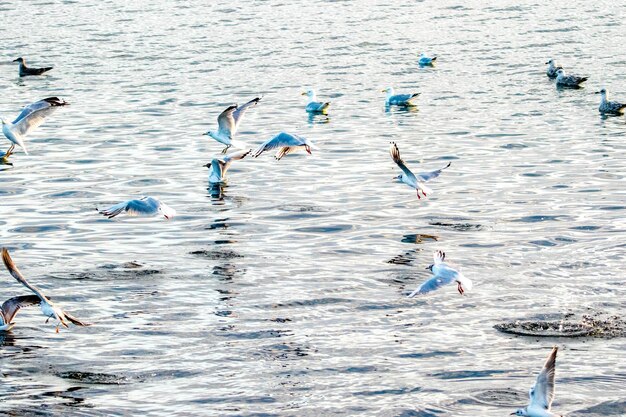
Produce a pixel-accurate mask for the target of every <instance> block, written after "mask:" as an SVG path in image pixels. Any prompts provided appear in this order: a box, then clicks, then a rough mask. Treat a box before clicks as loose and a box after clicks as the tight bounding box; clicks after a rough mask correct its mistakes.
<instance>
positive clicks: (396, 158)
mask: <svg viewBox="0 0 626 417" xmlns="http://www.w3.org/2000/svg"><path fill="white" fill-rule="evenodd" d="M389 153H390V154H391V159H393V162H395V163H396V164H398V166H399V167H400V169H401V170H402V174H400V175H398V176H397V177H394V178H393V179H394V180H398V181H400V182H403V183H405V184H406V185H408V186H409V187H411V188H415V191H416V193H417V198H418V199H421V198H422V197H420V191H421V192H422V194H424V197H426V192H428V193H432V190H431V189H430V188H428V187H427V186H426V184H424V183H425V182H426V181H429V180H432V179H433V178H437V177H438V176H439V174H441V171H443V170H444V169H446V168H448V167H449V166H450V165H452V162H448V165H446V166H445V167H443V168H440V169H436V170H434V171H429V172H421V173H419V174H417V176H415V174H413V173H412V172H411V170H410V169H409V168H408V167H407V166H406V165H405V164H404V161H403V160H402V158H401V157H400V149H398V145H396V143H395V142H391V146H390V148H389Z"/></svg>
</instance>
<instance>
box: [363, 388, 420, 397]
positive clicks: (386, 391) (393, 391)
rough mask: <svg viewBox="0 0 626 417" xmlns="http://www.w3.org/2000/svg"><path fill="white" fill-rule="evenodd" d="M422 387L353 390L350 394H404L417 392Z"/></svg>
mask: <svg viewBox="0 0 626 417" xmlns="http://www.w3.org/2000/svg"><path fill="white" fill-rule="evenodd" d="M421 390H422V388H421V387H415V388H408V387H405V388H396V389H391V388H390V389H381V390H375V391H357V392H353V393H352V395H358V396H365V397H373V396H376V395H404V394H411V393H414V392H419V391H421Z"/></svg>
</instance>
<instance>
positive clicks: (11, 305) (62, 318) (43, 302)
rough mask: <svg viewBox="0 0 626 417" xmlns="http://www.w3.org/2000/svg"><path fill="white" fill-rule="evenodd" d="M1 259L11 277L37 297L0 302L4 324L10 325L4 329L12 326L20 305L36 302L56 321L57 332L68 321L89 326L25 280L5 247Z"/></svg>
mask: <svg viewBox="0 0 626 417" xmlns="http://www.w3.org/2000/svg"><path fill="white" fill-rule="evenodd" d="M2 261H3V262H4V266H6V268H7V270H8V271H9V273H10V274H11V275H12V276H13V278H15V279H16V280H17V281H18V282H19V283H20V284H22V285H23V286H25V287H26V288H28V289H29V290H31V291H32V292H33V293H35V297H36V298H37V300H35V299H34V298H31V297H32V296H21V297H15V298H11V299H9V300H7V301H5V302H4V304H2V312H3V315H4V319H3V320H4V321H5V326H6V325H7V323H8V324H9V326H10V327H9V328H8V329H6V330H9V329H10V328H11V327H12V323H11V319H12V318H13V317H14V316H15V314H16V313H17V311H18V310H19V309H20V308H21V307H25V306H27V305H32V304H37V303H39V305H40V306H41V312H42V313H43V315H44V316H46V317H48V320H50V319H53V320H56V321H57V326H56V332H57V333H58V332H59V327H60V326H63V327H65V328H67V327H68V326H67V322H68V321H69V322H71V323H74V324H75V325H76V326H90V324H89V323H85V322H82V321H80V320H79V319H77V318H76V317H74V316H72V315H71V314H70V313H68V312H67V311H64V310H63V309H61V307H59V306H57V305H56V304H54V303H53V302H52V301H50V300H49V299H48V298H47V297H46V296H45V295H44V294H43V293H42V292H41V290H40V289H39V288H37V287H35V286H34V285H32V284H30V283H29V282H28V281H26V278H24V277H23V276H22V273H21V272H20V271H19V269H17V266H15V264H14V263H13V259H11V256H9V251H8V250H7V249H6V248H2ZM7 303H8V304H7ZM5 306H6V309H5ZM7 313H9V314H7ZM11 313H12V314H11ZM9 316H10V317H9ZM48 320H46V323H47V322H48Z"/></svg>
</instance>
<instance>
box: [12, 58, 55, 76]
mask: <svg viewBox="0 0 626 417" xmlns="http://www.w3.org/2000/svg"><path fill="white" fill-rule="evenodd" d="M13 62H19V63H20V66H19V74H20V77H26V76H28V75H41V74H43V73H44V72H48V71H50V70H51V69H52V67H44V68H30V67H28V66H26V61H25V60H24V58H22V57H20V58H17V59H14V60H13Z"/></svg>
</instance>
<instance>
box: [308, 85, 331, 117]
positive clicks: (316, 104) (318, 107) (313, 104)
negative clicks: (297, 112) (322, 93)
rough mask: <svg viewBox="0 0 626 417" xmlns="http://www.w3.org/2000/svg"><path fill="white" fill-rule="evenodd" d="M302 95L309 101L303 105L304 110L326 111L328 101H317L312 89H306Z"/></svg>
mask: <svg viewBox="0 0 626 417" xmlns="http://www.w3.org/2000/svg"><path fill="white" fill-rule="evenodd" d="M302 95H303V96H307V97H308V98H309V101H308V102H307V105H306V107H305V110H306V111H307V112H309V113H324V114H325V113H326V112H327V110H328V106H330V102H328V101H327V102H321V101H317V95H316V94H315V91H314V90H308V91H306V92H304V93H302Z"/></svg>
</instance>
